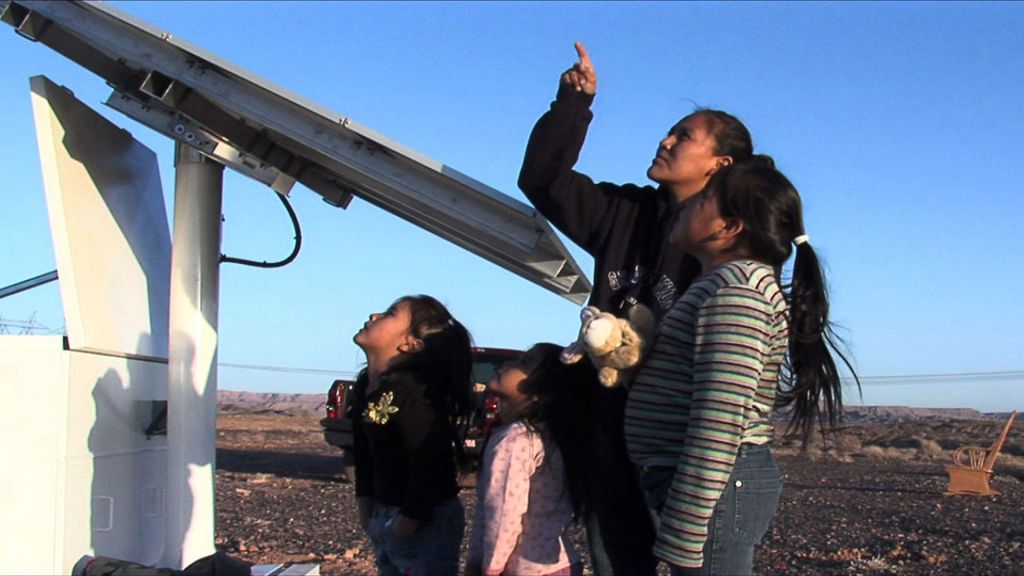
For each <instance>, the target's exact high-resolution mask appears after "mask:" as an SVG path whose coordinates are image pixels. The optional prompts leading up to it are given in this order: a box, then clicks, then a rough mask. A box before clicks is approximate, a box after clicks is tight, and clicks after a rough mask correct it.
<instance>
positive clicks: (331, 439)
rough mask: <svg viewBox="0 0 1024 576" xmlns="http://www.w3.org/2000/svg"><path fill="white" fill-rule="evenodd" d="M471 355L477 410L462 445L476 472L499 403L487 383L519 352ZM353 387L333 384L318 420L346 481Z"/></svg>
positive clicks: (342, 382)
mask: <svg viewBox="0 0 1024 576" xmlns="http://www.w3.org/2000/svg"><path fill="white" fill-rule="evenodd" d="M472 352H473V392H474V396H475V401H476V408H475V409H474V410H473V414H472V415H471V416H470V420H469V425H468V426H466V427H463V429H464V430H465V431H466V436H465V438H463V439H462V441H463V445H464V446H465V448H466V454H467V456H468V457H469V460H470V464H471V466H472V468H473V469H474V470H475V469H476V468H477V467H478V466H479V463H480V455H481V451H482V450H483V444H484V439H485V438H486V437H487V434H488V432H490V430H491V427H492V426H494V424H495V423H497V421H498V399H497V398H495V397H494V396H491V395H489V394H487V389H486V386H487V381H488V380H490V379H491V376H492V375H493V374H494V371H495V370H497V369H498V368H499V367H500V366H501V365H502V364H504V363H505V362H508V361H509V360H512V359H514V358H517V357H518V356H519V355H520V354H522V351H520V350H509V349H506V348H473V350H472ZM354 385H355V382H354V381H352V380H335V381H334V383H333V384H331V388H330V390H328V392H327V406H326V411H327V415H326V416H325V417H324V418H321V419H320V426H321V427H322V428H323V429H324V440H325V441H326V442H327V443H328V444H330V445H331V446H337V447H338V448H341V450H342V452H343V455H342V461H343V462H344V466H345V476H346V477H348V479H349V480H352V479H354V478H355V476H354V475H353V462H352V420H351V416H352V415H351V414H350V409H351V400H352V387H353V386H354Z"/></svg>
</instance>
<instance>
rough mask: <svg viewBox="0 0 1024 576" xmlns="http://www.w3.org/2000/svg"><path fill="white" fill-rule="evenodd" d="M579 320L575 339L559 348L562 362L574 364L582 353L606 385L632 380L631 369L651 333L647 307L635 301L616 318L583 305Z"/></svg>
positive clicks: (647, 342)
mask: <svg viewBox="0 0 1024 576" xmlns="http://www.w3.org/2000/svg"><path fill="white" fill-rule="evenodd" d="M580 321H581V322H582V323H583V325H582V326H581V327H580V336H579V339H578V340H577V341H576V342H573V343H572V344H570V345H569V346H568V347H567V348H566V349H565V350H563V351H562V362H564V363H566V364H574V363H576V362H579V361H580V360H581V359H582V358H583V355H584V354H586V355H587V356H589V357H590V361H591V362H593V363H594V367H596V368H597V369H598V372H597V378H598V380H599V381H600V382H601V384H602V385H603V386H606V387H608V388H613V387H615V386H618V385H620V384H622V383H623V382H628V381H629V380H630V379H632V376H633V374H632V373H633V370H632V369H633V368H636V366H637V365H639V364H640V360H641V359H642V358H643V356H644V355H645V354H646V353H647V349H648V348H649V347H650V342H651V339H652V338H653V336H654V324H655V320H654V314H652V313H651V310H650V309H649V308H647V307H646V306H644V305H643V304H637V305H634V306H633V307H631V308H630V309H629V310H628V312H627V313H626V318H617V317H616V316H615V315H613V314H609V313H608V312H602V311H600V310H598V309H597V308H595V307H593V306H587V307H586V308H584V309H583V311H582V312H580Z"/></svg>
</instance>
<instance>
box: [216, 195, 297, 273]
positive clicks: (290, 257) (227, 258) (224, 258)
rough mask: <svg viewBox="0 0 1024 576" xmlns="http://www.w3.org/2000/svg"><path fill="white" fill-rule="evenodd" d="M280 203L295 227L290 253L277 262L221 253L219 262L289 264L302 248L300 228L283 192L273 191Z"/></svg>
mask: <svg viewBox="0 0 1024 576" xmlns="http://www.w3.org/2000/svg"><path fill="white" fill-rule="evenodd" d="M274 195H275V196H277V197H278V198H279V199H280V200H281V203H282V204H284V209H285V210H287V211H288V217H289V218H291V219H292V227H293V228H294V229H295V248H293V249H292V253H291V254H289V255H288V257H287V258H285V259H284V260H279V261H277V262H256V261H255V260H246V259H245V258H232V257H231V256H226V255H224V254H221V256H220V261H221V262H230V263H232V264H242V265H244V266H256V267H257V268H280V267H281V266H287V265H288V264H291V262H292V260H295V257H296V256H298V255H299V249H300V248H302V229H300V228H299V218H298V217H297V216H296V215H295V210H292V205H291V203H290V202H288V198H287V197H286V196H285V195H284V194H278V193H276V192H275V193H274Z"/></svg>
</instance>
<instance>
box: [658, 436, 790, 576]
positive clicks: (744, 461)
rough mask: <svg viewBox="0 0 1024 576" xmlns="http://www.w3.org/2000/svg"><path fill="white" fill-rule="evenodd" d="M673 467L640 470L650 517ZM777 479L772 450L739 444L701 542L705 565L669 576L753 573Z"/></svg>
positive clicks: (776, 503)
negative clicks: (732, 464) (758, 546)
mask: <svg viewBox="0 0 1024 576" xmlns="http://www.w3.org/2000/svg"><path fill="white" fill-rule="evenodd" d="M674 476H675V468H671V467H667V466H666V467H660V466H658V467H648V468H642V469H641V471H640V487H641V488H642V489H643V490H644V496H645V497H646V499H647V506H648V508H649V510H650V513H651V517H652V519H653V520H654V522H655V525H657V523H658V516H659V515H660V514H661V509H662V507H663V506H664V505H665V498H666V496H667V495H668V490H669V488H670V487H671V486H672V478H673V477H674ZM781 493H782V474H781V473H780V472H779V467H778V465H777V464H776V463H775V457H774V456H773V455H772V451H771V448H769V447H768V446H754V445H747V444H744V445H742V446H741V447H740V451H739V454H738V455H737V457H736V465H735V466H734V467H733V469H732V473H730V474H729V481H728V482H727V483H726V487H725V491H724V492H722V496H721V498H719V500H718V503H717V504H716V505H715V511H714V513H713V514H712V516H711V521H710V523H709V524H708V539H707V542H705V543H704V565H703V566H701V567H700V568H680V567H678V566H670V572H671V574H673V575H697V574H700V575H702V576H703V575H718V574H721V575H728V576H743V575H746V574H751V573H752V572H753V570H754V548H755V547H756V546H757V545H758V544H760V543H761V539H762V538H764V535H765V534H766V533H767V532H768V526H769V525H770V524H771V521H772V517H774V516H775V511H776V510H777V509H778V507H779V497H780V495H781Z"/></svg>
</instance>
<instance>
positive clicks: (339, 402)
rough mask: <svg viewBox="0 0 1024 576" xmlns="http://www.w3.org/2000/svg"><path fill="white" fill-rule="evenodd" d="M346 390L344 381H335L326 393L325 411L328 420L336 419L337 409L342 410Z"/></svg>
mask: <svg viewBox="0 0 1024 576" xmlns="http://www.w3.org/2000/svg"><path fill="white" fill-rule="evenodd" d="M346 388H347V387H346V386H345V381H344V380H335V381H334V384H331V389H330V390H328V391H327V406H326V409H327V417H328V418H331V419H335V418H337V417H338V411H339V409H343V408H344V406H345V389H346Z"/></svg>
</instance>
